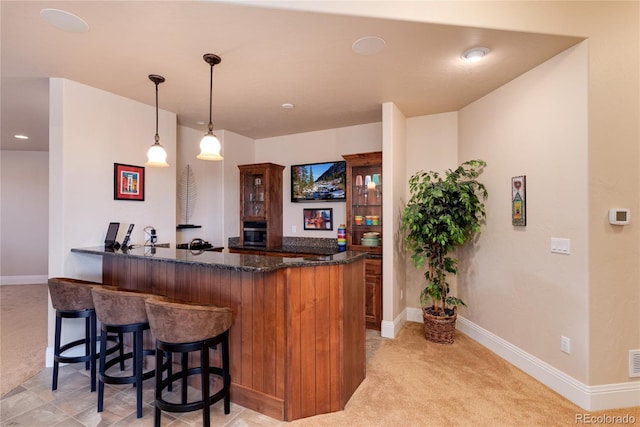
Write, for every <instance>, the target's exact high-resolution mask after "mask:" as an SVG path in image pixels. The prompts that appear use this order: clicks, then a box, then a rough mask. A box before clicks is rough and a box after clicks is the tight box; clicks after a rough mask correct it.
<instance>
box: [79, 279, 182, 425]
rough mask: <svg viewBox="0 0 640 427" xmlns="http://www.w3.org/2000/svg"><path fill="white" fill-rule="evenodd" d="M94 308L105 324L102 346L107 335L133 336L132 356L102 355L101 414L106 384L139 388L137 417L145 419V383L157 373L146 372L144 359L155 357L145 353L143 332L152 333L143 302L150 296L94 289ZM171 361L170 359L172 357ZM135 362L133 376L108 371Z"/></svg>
mask: <svg viewBox="0 0 640 427" xmlns="http://www.w3.org/2000/svg"><path fill="white" fill-rule="evenodd" d="M91 292H92V294H93V305H94V306H95V310H96V315H97V318H98V320H99V321H100V322H101V323H102V325H101V334H100V344H101V345H105V344H104V343H105V340H106V337H107V334H109V333H118V334H131V336H132V337H133V349H132V351H130V352H127V353H124V354H122V355H119V356H118V357H114V358H112V359H111V360H108V361H107V360H106V357H104V355H103V354H102V353H101V354H100V367H99V370H98V380H99V381H98V412H102V409H103V400H104V385H105V383H106V384H133V385H134V387H136V415H137V417H138V418H140V417H142V382H143V381H144V380H146V379H149V378H151V377H153V374H154V370H153V369H149V370H147V371H146V372H145V371H143V359H144V357H145V356H151V355H154V354H155V351H154V350H153V349H144V331H146V330H149V322H148V320H147V312H146V311H145V306H144V301H145V299H146V298H148V297H150V296H151V294H147V293H143V292H137V291H132V290H127V289H120V288H112V289H108V288H104V287H103V288H93V289H92V291H91ZM169 358H170V357H169ZM129 359H132V361H133V365H132V367H131V370H129V371H127V373H130V375H122V374H119V375H118V376H116V375H111V374H109V373H108V371H109V369H110V368H111V367H113V366H114V365H115V364H117V363H121V364H123V363H124V361H125V360H129Z"/></svg>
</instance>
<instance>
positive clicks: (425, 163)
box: [403, 112, 470, 321]
mask: <svg viewBox="0 0 640 427" xmlns="http://www.w3.org/2000/svg"><path fill="white" fill-rule="evenodd" d="M406 134H407V155H406V168H405V175H404V177H403V180H404V181H403V182H404V183H405V188H404V191H405V194H404V201H405V205H406V202H408V201H409V198H410V197H411V193H410V192H409V186H408V182H409V178H411V176H412V175H414V174H415V173H416V172H419V171H421V170H423V171H438V172H444V171H445V170H447V169H454V168H456V167H457V166H458V162H459V161H458V113H457V112H453V113H443V114H433V115H430V116H420V117H412V118H410V119H407V133H406ZM465 160H470V159H461V160H460V161H465ZM403 208H404V206H403ZM405 266H406V288H407V290H406V306H407V307H412V308H416V309H419V307H420V293H421V292H422V289H424V287H425V285H426V282H425V278H424V272H425V269H426V267H425V268H423V269H422V270H420V271H418V270H417V269H416V268H415V266H414V265H413V263H412V262H411V257H410V255H408V254H407V257H406V260H405ZM455 283H456V280H455V278H453V277H452V278H451V280H450V284H451V286H452V292H455V291H454V287H455ZM413 320H417V321H422V318H421V317H419V318H417V319H413Z"/></svg>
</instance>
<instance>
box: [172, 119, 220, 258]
mask: <svg viewBox="0 0 640 427" xmlns="http://www.w3.org/2000/svg"><path fill="white" fill-rule="evenodd" d="M222 134H223V133H222V132H216V135H217V136H218V138H219V139H220V140H221V141H220V142H221V143H222V144H223V147H224V142H223V141H222V139H223V138H222ZM203 136H204V132H200V131H197V130H194V129H191V128H187V127H184V126H178V144H177V146H178V148H177V159H176V161H175V163H176V186H177V191H176V218H177V221H178V223H179V224H183V223H184V212H183V209H182V206H181V204H180V199H179V197H178V195H177V194H178V193H179V192H180V182H181V176H182V174H183V172H184V169H185V167H186V165H187V164H188V165H190V166H191V169H192V171H193V174H194V177H195V183H196V184H195V188H196V190H197V198H196V203H195V205H193V207H192V215H191V218H190V219H189V224H196V225H200V226H202V228H195V229H182V230H177V231H176V242H177V243H188V242H190V241H191V240H192V239H194V238H200V239H205V240H207V241H209V242H210V243H211V244H212V245H214V246H226V242H225V241H224V232H223V222H222V221H221V219H222V218H224V204H222V203H220V200H222V198H223V193H224V191H223V190H224V160H223V161H207V160H199V159H197V158H196V156H197V155H198V154H199V153H200V140H201V139H202V137H203ZM222 154H223V155H224V151H222ZM225 160H226V159H225Z"/></svg>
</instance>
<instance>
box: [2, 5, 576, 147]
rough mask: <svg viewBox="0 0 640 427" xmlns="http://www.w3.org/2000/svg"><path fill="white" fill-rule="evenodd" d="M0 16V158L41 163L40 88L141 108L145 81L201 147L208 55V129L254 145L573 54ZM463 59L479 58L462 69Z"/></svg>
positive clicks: (420, 27) (454, 93)
mask: <svg viewBox="0 0 640 427" xmlns="http://www.w3.org/2000/svg"><path fill="white" fill-rule="evenodd" d="M43 8H56V9H62V10H65V11H68V12H71V13H73V14H75V15H77V16H79V17H81V18H82V19H83V20H84V21H86V22H87V24H88V25H89V31H87V32H84V33H71V32H65V31H62V30H59V29H57V28H55V27H54V26H52V25H50V24H49V23H47V22H46V21H45V20H44V19H43V18H42V17H41V16H40V10H41V9H43ZM0 14H1V43H2V45H1V69H0V70H1V112H0V114H1V116H0V118H1V138H2V141H1V148H2V149H5V150H47V149H48V126H49V124H48V80H47V78H48V77H64V78H67V79H71V80H74V81H77V82H80V83H84V84H87V85H89V86H93V87H96V88H99V89H103V90H106V91H108V92H112V93H115V94H118V95H122V96H124V97H127V98H131V99H134V100H137V101H140V102H143V103H146V104H149V105H155V89H154V85H153V83H152V82H151V81H150V80H149V79H148V75H149V74H160V75H162V76H164V77H165V78H166V82H165V83H162V84H161V85H160V86H159V105H160V108H161V109H163V110H168V111H172V112H175V113H176V114H177V117H178V123H179V124H181V125H183V126H187V127H191V128H194V129H199V130H202V132H203V133H204V132H205V131H206V123H208V115H209V65H208V64H207V63H206V62H205V61H204V60H203V58H202V56H203V54H205V53H215V54H217V55H219V56H220V57H221V58H222V62H221V63H220V64H219V65H216V66H215V67H214V69H213V74H214V76H213V80H214V82H213V122H214V128H215V129H226V130H230V131H233V132H235V133H238V134H241V135H245V136H247V137H250V138H253V139H261V138H266V137H272V136H279V135H286V134H294V133H299V132H307V131H313V130H321V129H329V128H337V127H343V126H351V125H357V124H364V123H372V122H378V121H380V120H381V118H382V116H381V104H383V103H385V102H390V101H391V102H394V103H395V104H396V105H397V107H398V108H399V109H400V110H401V111H402V112H403V114H404V115H405V116H407V117H414V116H420V115H426V114H434V113H441V112H448V111H456V110H459V109H460V108H462V107H464V106H466V105H468V104H469V103H471V102H473V101H475V100H476V99H478V98H480V97H482V96H483V95H485V94H487V93H489V92H491V91H493V90H495V89H496V88H498V87H500V86H501V85H503V84H505V83H507V82H508V81H510V80H512V79H513V78H515V77H517V76H519V75H520V74H522V73H524V72H526V71H527V70H529V69H531V68H533V67H535V66H536V65H538V64H540V63H542V62H544V61H546V60H547V59H549V58H551V57H552V56H554V55H556V54H558V53H559V52H561V51H563V50H565V49H567V48H568V47H570V46H572V45H574V44H576V43H578V42H579V41H581V39H580V38H577V37H566V36H556V35H543V34H533V33H521V32H513V31H500V30H488V29H480V28H468V27H457V26H448V25H437V24H426V23H417V22H407V21H397V20H383V19H376V18H363V17H353V16H342V15H330V14H321V13H309V12H300V11H290V10H282V9H269V8H264V7H252V6H246V5H238V4H230V3H217V2H203V1H175V2H165V1H153V2H147V1H136V2H133V1H116V2H107V1H69V2H63V1H42V2H40V1H6V0H3V1H2V2H0ZM365 36H378V37H381V38H383V39H384V40H385V41H386V45H385V48H384V49H383V50H382V52H380V53H378V54H375V55H358V54H356V53H354V52H353V51H352V49H351V46H352V44H353V43H354V41H356V40H357V39H359V38H361V37H365ZM474 46H486V47H488V48H490V49H491V52H490V53H489V55H488V56H486V57H485V59H484V60H483V61H482V62H479V63H474V64H470V63H466V62H464V61H462V60H461V57H460V55H461V53H462V52H463V51H465V50H466V49H468V48H470V47H474ZM283 103H292V104H294V105H295V108H293V109H290V110H287V109H284V108H282V106H281V105H282V104H283ZM87 108H91V106H87ZM199 123H200V124H199ZM153 133H154V129H149V134H150V137H149V141H152V140H153ZM15 134H25V135H28V136H29V140H28V141H20V140H16V139H15V138H14V135H15Z"/></svg>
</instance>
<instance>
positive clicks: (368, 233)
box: [343, 152, 383, 254]
mask: <svg viewBox="0 0 640 427" xmlns="http://www.w3.org/2000/svg"><path fill="white" fill-rule="evenodd" d="M343 157H344V158H345V160H346V161H347V246H348V248H349V249H351V250H358V251H360V250H361V251H367V252H369V253H373V254H380V253H382V238H383V236H382V223H383V218H382V153H380V152H376V153H363V154H351V155H344V156H343Z"/></svg>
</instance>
